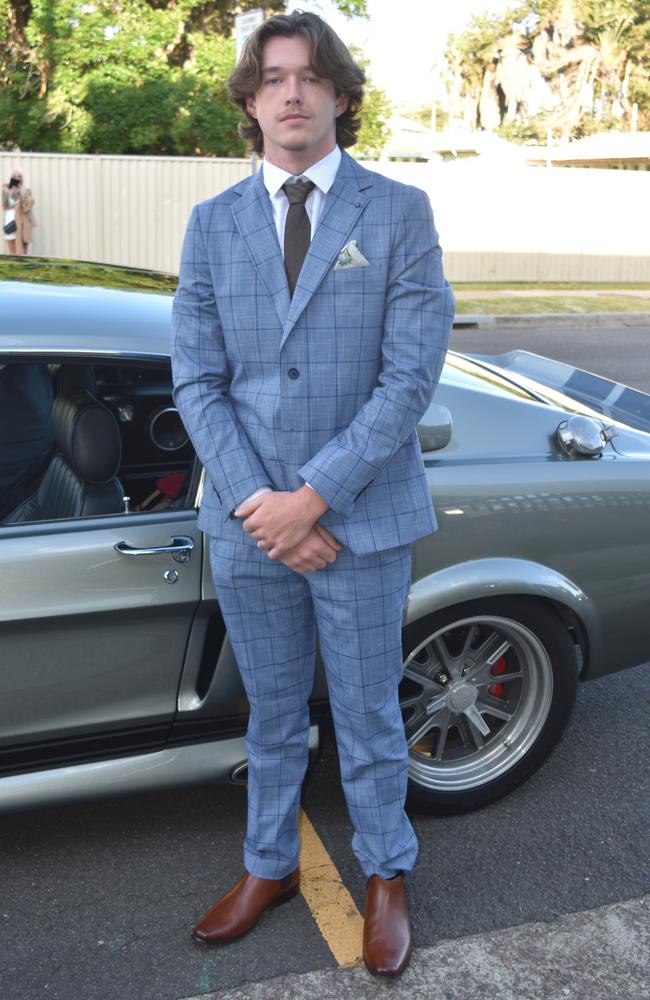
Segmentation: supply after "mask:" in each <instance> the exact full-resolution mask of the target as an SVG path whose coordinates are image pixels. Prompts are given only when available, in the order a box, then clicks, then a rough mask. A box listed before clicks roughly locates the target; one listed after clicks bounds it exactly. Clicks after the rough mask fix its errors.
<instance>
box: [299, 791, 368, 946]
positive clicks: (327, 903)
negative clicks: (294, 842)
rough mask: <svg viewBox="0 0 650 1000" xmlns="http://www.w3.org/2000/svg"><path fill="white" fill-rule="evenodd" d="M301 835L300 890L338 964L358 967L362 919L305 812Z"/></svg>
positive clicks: (302, 817) (302, 814) (301, 815)
mask: <svg viewBox="0 0 650 1000" xmlns="http://www.w3.org/2000/svg"><path fill="white" fill-rule="evenodd" d="M300 834H301V842H302V846H301V851H300V891H301V892H302V894H303V896H304V898H305V900H306V902H307V905H308V906H309V909H310V910H311V912H312V916H313V917H314V920H315V921H316V923H317V924H318V927H319V930H320V932H321V934H322V935H323V937H324V938H325V941H326V943H327V946H328V948H329V949H330V951H331V952H332V954H333V955H334V958H335V959H336V961H337V962H338V963H339V965H356V964H357V963H358V962H360V961H361V946H362V939H363V917H362V916H361V914H360V913H359V911H358V910H357V908H356V906H355V903H354V900H353V899H352V896H351V895H350V893H349V892H348V890H347V889H346V888H345V886H344V885H343V881H342V879H341V876H340V875H339V873H338V871H337V868H336V866H335V864H334V862H333V861H332V859H331V858H330V856H329V854H328V853H327V851H326V850H325V846H324V844H323V842H322V840H321V839H320V837H319V836H318V834H317V833H316V831H315V829H314V827H313V826H312V823H311V821H310V819H309V817H308V816H307V815H306V814H305V812H304V811H303V810H302V809H301V810H300Z"/></svg>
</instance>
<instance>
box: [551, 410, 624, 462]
mask: <svg viewBox="0 0 650 1000" xmlns="http://www.w3.org/2000/svg"><path fill="white" fill-rule="evenodd" d="M555 436H556V438H557V441H558V444H559V445H560V447H561V448H562V450H563V451H564V452H566V454H567V455H570V456H571V457H572V458H574V457H575V456H576V455H582V456H583V457H585V458H598V457H600V455H602V453H603V449H604V447H605V445H606V444H607V442H608V441H611V439H612V437H614V435H613V434H612V431H611V428H607V427H603V426H602V425H601V424H599V423H598V421H597V420H594V419H593V417H584V416H581V415H580V414H575V415H574V416H573V417H569V419H568V420H563V421H562V423H561V424H560V425H559V427H558V429H557V431H556V433H555Z"/></svg>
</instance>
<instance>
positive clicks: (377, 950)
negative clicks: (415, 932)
mask: <svg viewBox="0 0 650 1000" xmlns="http://www.w3.org/2000/svg"><path fill="white" fill-rule="evenodd" d="M410 957H411V925H410V922H409V911H408V905H407V902H406V886H405V884H404V876H403V875H398V876H397V877H396V878H391V879H385V878H380V876H379V875H372V876H371V878H369V879H368V888H367V890H366V909H365V919H364V922H363V960H364V962H365V963H366V967H367V969H368V971H369V972H372V974H373V976H392V977H395V976H401V974H402V973H403V972H404V969H405V968H406V966H407V965H408V961H409V958H410Z"/></svg>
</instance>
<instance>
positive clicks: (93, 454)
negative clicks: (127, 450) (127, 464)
mask: <svg viewBox="0 0 650 1000" xmlns="http://www.w3.org/2000/svg"><path fill="white" fill-rule="evenodd" d="M52 423H53V425H54V443H55V445H56V447H57V448H58V449H59V451H60V452H61V453H62V454H63V457H64V458H65V460H66V462H67V463H68V465H70V466H72V468H73V469H74V471H75V472H76V474H77V475H78V476H79V477H80V478H81V479H83V480H84V481H85V482H87V483H108V482H110V480H111V479H113V478H114V476H115V475H116V474H117V470H118V469H119V467H120V458H121V455H122V442H121V438H120V429H119V427H118V423H117V420H116V419H115V417H114V416H113V414H112V413H111V411H110V410H109V409H108V407H106V406H104V404H103V403H100V402H99V400H98V399H95V397H94V396H91V394H90V393H89V392H88V391H87V390H86V389H68V390H67V391H66V392H63V393H61V395H60V396H57V397H56V398H55V400H54V405H53V407H52Z"/></svg>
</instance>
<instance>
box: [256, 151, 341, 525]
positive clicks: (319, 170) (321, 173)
mask: <svg viewBox="0 0 650 1000" xmlns="http://www.w3.org/2000/svg"><path fill="white" fill-rule="evenodd" d="M340 162H341V150H340V149H339V147H338V146H335V147H334V149H333V150H332V152H331V153H328V154H327V156H324V157H323V159H322V160H319V161H318V163H314V164H313V165H312V166H311V167H307V169H306V170H303V172H302V173H301V174H290V173H289V172H288V171H287V170H283V169H282V167H276V165H275V163H270V162H269V160H264V161H263V163H262V176H263V180H264V187H265V188H266V190H267V191H268V192H269V198H270V200H271V208H272V209H273V221H274V222H275V231H276V233H277V234H278V243H279V244H280V249H281V250H282V253H283V254H284V229H285V226H286V224H287V212H288V211H289V199H288V198H287V196H286V194H285V193H284V191H283V190H282V185H283V184H286V182H287V181H290V180H294V181H298V180H308V181H313V183H314V184H315V185H316V186H315V188H314V189H313V191H310V192H309V194H308V195H307V200H306V201H305V210H306V212H307V216H308V218H309V221H310V222H311V238H312V240H313V238H314V233H315V232H316V226H317V225H318V221H319V219H320V217H321V215H322V214H323V208H324V207H325V202H326V201H327V194H328V192H329V189H330V188H331V186H332V184H333V183H334V178H335V177H336V172H337V170H338V169H339V164H340ZM306 485H307V486H309V483H307V484H306ZM270 492H272V490H271V487H270V486H262V487H261V489H259V490H255V492H254V493H251V495H250V496H249V497H246V499H245V500H244V501H243V503H242V504H241V506H242V507H243V506H244V503H248V501H249V500H254V499H255V497H258V496H260V494H262V493H270Z"/></svg>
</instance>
